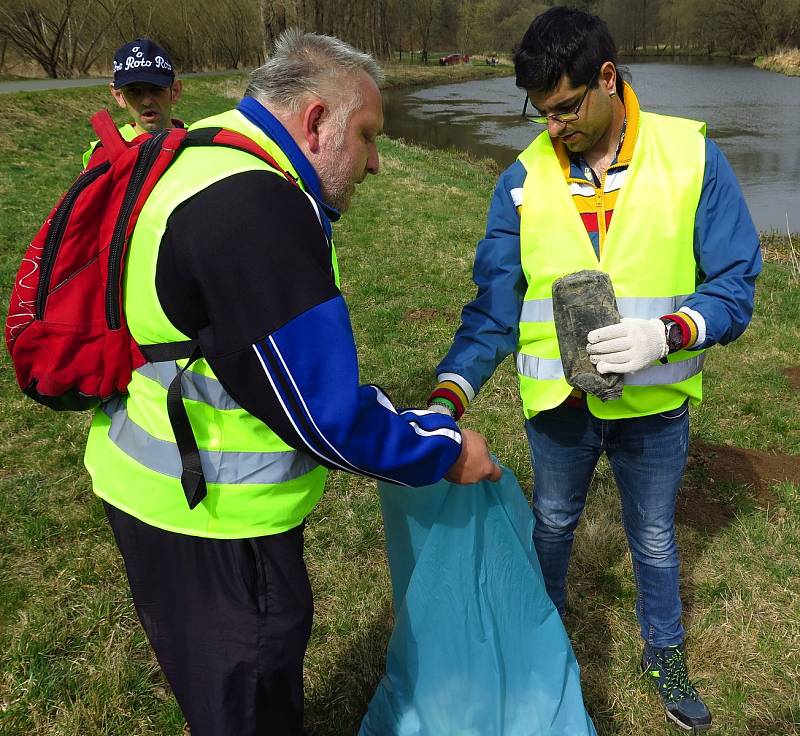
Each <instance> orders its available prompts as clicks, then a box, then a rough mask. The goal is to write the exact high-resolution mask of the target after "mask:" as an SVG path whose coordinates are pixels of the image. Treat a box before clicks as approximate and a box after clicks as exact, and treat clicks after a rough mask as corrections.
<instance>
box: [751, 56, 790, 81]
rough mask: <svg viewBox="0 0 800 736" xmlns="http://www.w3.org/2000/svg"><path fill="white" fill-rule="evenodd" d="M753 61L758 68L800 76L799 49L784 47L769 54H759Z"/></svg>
mask: <svg viewBox="0 0 800 736" xmlns="http://www.w3.org/2000/svg"><path fill="white" fill-rule="evenodd" d="M754 63H755V65H756V66H757V67H758V68H759V69H765V70H767V71H769V72H778V73H780V74H786V75H787V76H789V77H800V49H784V50H783V51H778V52H776V53H774V54H770V55H769V56H759V57H758V58H757V59H756V60H755V62H754Z"/></svg>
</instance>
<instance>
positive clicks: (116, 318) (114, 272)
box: [5, 110, 297, 506]
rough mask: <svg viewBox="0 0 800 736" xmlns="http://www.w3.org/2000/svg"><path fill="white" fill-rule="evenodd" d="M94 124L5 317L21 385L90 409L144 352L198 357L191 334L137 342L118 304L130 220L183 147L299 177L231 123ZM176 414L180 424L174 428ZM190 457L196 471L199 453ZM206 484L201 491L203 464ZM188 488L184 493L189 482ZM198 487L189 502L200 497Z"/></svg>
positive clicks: (182, 431)
mask: <svg viewBox="0 0 800 736" xmlns="http://www.w3.org/2000/svg"><path fill="white" fill-rule="evenodd" d="M92 127H93V128H94V130H95V133H96V134H97V136H98V138H99V139H100V144H99V145H98V146H97V148H96V149H95V151H94V153H93V154H92V157H91V159H90V161H89V165H88V166H87V168H86V169H85V170H84V171H83V172H82V173H81V174H80V176H79V177H78V178H77V179H76V180H75V182H74V183H73V184H72V186H71V187H70V188H69V190H67V193H66V194H65V195H64V196H63V197H62V198H61V200H60V201H59V202H58V204H57V205H56V206H55V207H54V208H53V210H52V212H51V213H50V215H49V216H48V218H47V220H45V222H44V224H43V225H42V227H41V228H40V229H39V232H38V233H36V236H35V237H34V239H33V241H32V242H31V244H30V245H29V246H28V249H27V251H26V252H25V256H24V257H23V259H22V264H21V265H20V268H19V271H18V273H17V277H16V280H15V282H14V287H13V290H12V292H11V304H10V306H9V310H8V317H7V319H6V331H5V336H6V345H7V347H8V352H9V354H10V355H11V362H12V363H13V364H14V371H15V372H16V375H17V382H18V383H19V386H20V388H21V389H22V391H23V392H24V393H26V394H27V395H28V396H30V397H31V398H33V399H35V400H36V401H38V402H39V403H41V404H44V405H45V406H49V407H51V408H53V409H71V410H81V409H88V408H91V407H93V406H96V405H98V404H99V403H101V402H102V401H105V400H107V399H110V398H111V397H113V396H115V395H117V394H124V393H125V391H126V387H127V385H128V383H129V382H130V380H131V374H132V372H133V371H134V370H136V368H138V367H139V366H141V365H143V364H144V363H145V362H147V360H169V359H172V360H176V359H178V358H187V357H190V356H191V360H194V359H196V358H197V357H200V352H199V349H198V348H197V347H196V341H194V340H190V341H186V342H181V343H169V344H166V345H155V346H153V345H150V346H146V347H144V348H140V347H139V346H138V345H137V344H136V342H135V341H134V340H133V338H132V337H131V334H130V332H129V331H128V327H127V324H126V322H125V314H124V312H123V309H122V304H123V300H122V283H123V281H122V274H123V269H124V268H125V254H126V252H127V248H128V243H129V241H130V237H131V234H132V232H133V228H134V226H135V225H136V221H137V219H138V217H139V213H140V212H141V209H142V207H143V206H144V203H145V201H146V200H147V197H148V196H149V194H150V192H152V190H153V187H154V186H155V185H156V183H157V182H158V180H159V179H160V178H161V176H162V175H163V174H164V172H165V171H166V170H167V168H168V167H169V166H170V164H172V162H173V161H175V159H176V158H177V157H178V156H179V155H180V153H181V151H183V150H184V149H185V148H186V147H187V146H192V145H194V146H197V145H203V146H207V145H222V146H228V147H231V148H236V149H239V150H243V151H246V152H248V153H251V154H252V155H254V156H257V157H258V158H259V159H261V160H262V161H265V162H266V163H268V164H269V165H270V166H271V167H273V168H275V169H277V170H278V171H279V172H281V173H283V175H284V176H285V177H286V178H287V179H288V180H289V181H291V182H292V183H294V184H296V183H297V182H296V181H295V180H294V179H293V178H292V177H291V176H290V175H289V174H287V173H286V172H285V171H283V169H282V168H281V167H280V166H279V165H278V163H277V162H276V161H275V160H274V159H273V158H272V157H271V156H270V155H269V154H268V153H267V152H266V151H264V150H263V149H262V148H261V147H260V146H258V145H257V144H256V143H255V142H254V141H252V140H251V139H250V138H247V137H246V136H243V135H240V134H239V133H235V132H233V131H229V130H224V129H222V128H201V129H197V130H193V131H187V130H186V129H184V128H171V129H167V130H161V131H159V132H157V133H154V134H149V133H145V134H142V135H140V136H139V137H138V138H135V139H134V140H133V141H130V142H128V141H125V140H123V138H122V136H121V135H120V134H119V131H118V130H117V128H116V126H115V125H114V122H113V120H112V119H111V115H110V114H109V113H108V111H107V110H101V111H100V112H98V113H95V115H94V116H93V117H92ZM145 353H146V354H147V357H145ZM186 367H188V365H187V366H186ZM184 370H185V369H184ZM179 379H180V374H179V375H178V379H177V381H176V385H175V386H174V387H170V392H169V393H170V406H169V412H170V419H171V420H172V423H173V429H175V433H176V438H177V440H178V442H179V445H183V446H185V445H187V443H188V444H193V445H194V448H191V447H189V449H188V451H187V452H189V453H192V452H195V453H196V444H195V443H194V438H193V437H192V436H191V427H189V425H188V419H186V411H185V409H184V407H183V402H182V400H181V398H180V380H179ZM176 412H177V414H181V415H182V417H177V414H176ZM173 415H175V416H173ZM176 417H177V419H176ZM178 420H180V423H182V424H183V426H182V427H176V421H178ZM187 428H188V433H189V438H187V437H186V433H187ZM183 446H182V447H181V455H182V456H183V457H184V470H186V466H187V462H186V454H185V448H184V447H183ZM194 465H195V471H194V472H195V474H197V471H196V469H197V468H199V460H198V461H197V462H195V463H194ZM200 483H201V485H202V489H201V490H202V495H205V488H204V481H203V479H202V471H201V472H200ZM184 490H186V492H187V498H188V497H189V490H188V489H187V486H186V484H184ZM192 495H193V498H192V499H190V505H192V506H193V505H195V504H196V503H197V502H198V500H199V499H198V498H197V494H196V493H193V494H192ZM202 495H201V496H200V497H201V498H202ZM193 502H194V503H193Z"/></svg>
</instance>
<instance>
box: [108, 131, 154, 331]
mask: <svg viewBox="0 0 800 736" xmlns="http://www.w3.org/2000/svg"><path fill="white" fill-rule="evenodd" d="M167 135H169V131H168V130H162V131H159V132H158V133H156V134H154V135H153V137H152V138H151V139H150V140H149V141H147V142H146V143H143V144H142V145H141V147H140V148H139V154H138V156H137V158H136V163H135V164H134V167H133V173H132V174H131V178H130V182H129V183H128V188H127V191H126V192H125V197H124V199H123V200H122V205H121V207H120V211H119V217H117V222H116V224H115V225H114V233H113V235H112V236H111V242H110V243H109V246H108V251H109V253H108V282H107V283H106V323H107V324H108V328H109V329H110V330H117V329H119V327H120V300H119V274H120V269H121V268H122V254H123V252H124V247H125V244H126V241H125V232H126V230H127V229H128V221H129V220H130V219H131V214H132V213H133V207H134V205H135V204H136V200H137V199H138V198H139V192H141V189H142V185H143V184H144V180H145V179H146V178H147V174H148V172H149V171H150V169H151V168H152V165H153V161H154V160H155V159H156V157H157V156H158V154H159V153H160V151H161V146H162V144H163V142H164V138H166V137H167Z"/></svg>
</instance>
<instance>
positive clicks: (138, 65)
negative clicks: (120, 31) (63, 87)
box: [83, 38, 184, 167]
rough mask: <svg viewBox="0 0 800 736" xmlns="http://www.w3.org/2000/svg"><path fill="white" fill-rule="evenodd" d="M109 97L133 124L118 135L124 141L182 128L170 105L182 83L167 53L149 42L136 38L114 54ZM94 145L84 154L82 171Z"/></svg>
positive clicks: (148, 40)
mask: <svg viewBox="0 0 800 736" xmlns="http://www.w3.org/2000/svg"><path fill="white" fill-rule="evenodd" d="M108 86H109V88H110V89H111V94H112V96H113V97H114V99H115V100H116V101H117V104H118V105H119V106H120V107H124V108H125V109H127V110H128V112H129V113H130V115H131V117H132V118H133V120H132V122H130V123H127V124H126V125H123V126H122V127H121V128H120V129H119V132H120V134H121V135H122V137H123V138H124V139H125V140H126V141H130V140H133V139H134V138H136V136H138V135H141V134H142V133H153V132H155V131H157V130H161V129H163V128H170V127H180V128H182V127H184V126H183V123H182V122H181V121H180V120H175V119H173V118H172V117H171V113H172V105H173V103H175V102H177V101H178V99H179V98H180V96H181V81H180V79H175V70H174V68H173V66H172V61H171V60H170V58H169V56H168V54H167V52H166V51H164V49H163V48H161V46H159V45H158V44H157V43H155V42H154V41H151V40H150V39H148V38H137V39H135V40H134V41H131V42H129V43H126V44H125V45H124V46H121V47H120V48H118V49H117V51H116V52H115V53H114V81H113V82H109V85H108ZM95 145H97V142H96V141H95V142H93V143H92V144H91V146H90V148H89V150H88V151H86V152H85V153H84V154H83V165H84V167H85V166H86V165H87V163H88V162H89V157H90V156H91V154H92V151H93V150H94V147H95Z"/></svg>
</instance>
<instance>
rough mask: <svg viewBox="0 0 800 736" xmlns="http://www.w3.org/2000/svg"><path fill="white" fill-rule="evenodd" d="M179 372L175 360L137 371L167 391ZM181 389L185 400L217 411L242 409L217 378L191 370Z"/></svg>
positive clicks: (187, 372)
mask: <svg viewBox="0 0 800 736" xmlns="http://www.w3.org/2000/svg"><path fill="white" fill-rule="evenodd" d="M178 370H180V369H179V368H178V366H177V364H176V363H175V361H174V360H165V361H161V362H158V363H145V364H144V365H143V366H141V367H140V368H137V369H136V373H139V374H141V375H142V376H144V377H145V378H149V379H151V380H153V381H157V382H158V383H159V384H160V385H161V387H162V388H163V389H164V390H165V391H166V390H167V389H168V388H169V384H170V383H171V382H172V379H173V378H175V376H176V375H177V374H178ZM181 389H182V391H183V398H184V399H190V400H192V401H201V402H202V403H204V404H208V405H209V406H213V407H214V408H215V409H222V410H229V409H241V407H240V406H239V404H237V403H236V402H235V401H234V400H233V399H232V398H231V396H230V394H229V393H228V392H227V391H226V390H225V389H224V388H223V387H222V384H221V383H220V382H219V381H218V380H217V379H216V378H211V377H210V376H204V375H202V374H200V373H195V372H193V371H192V369H191V368H190V369H189V370H188V371H186V372H185V373H184V374H183V378H182V379H181Z"/></svg>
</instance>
